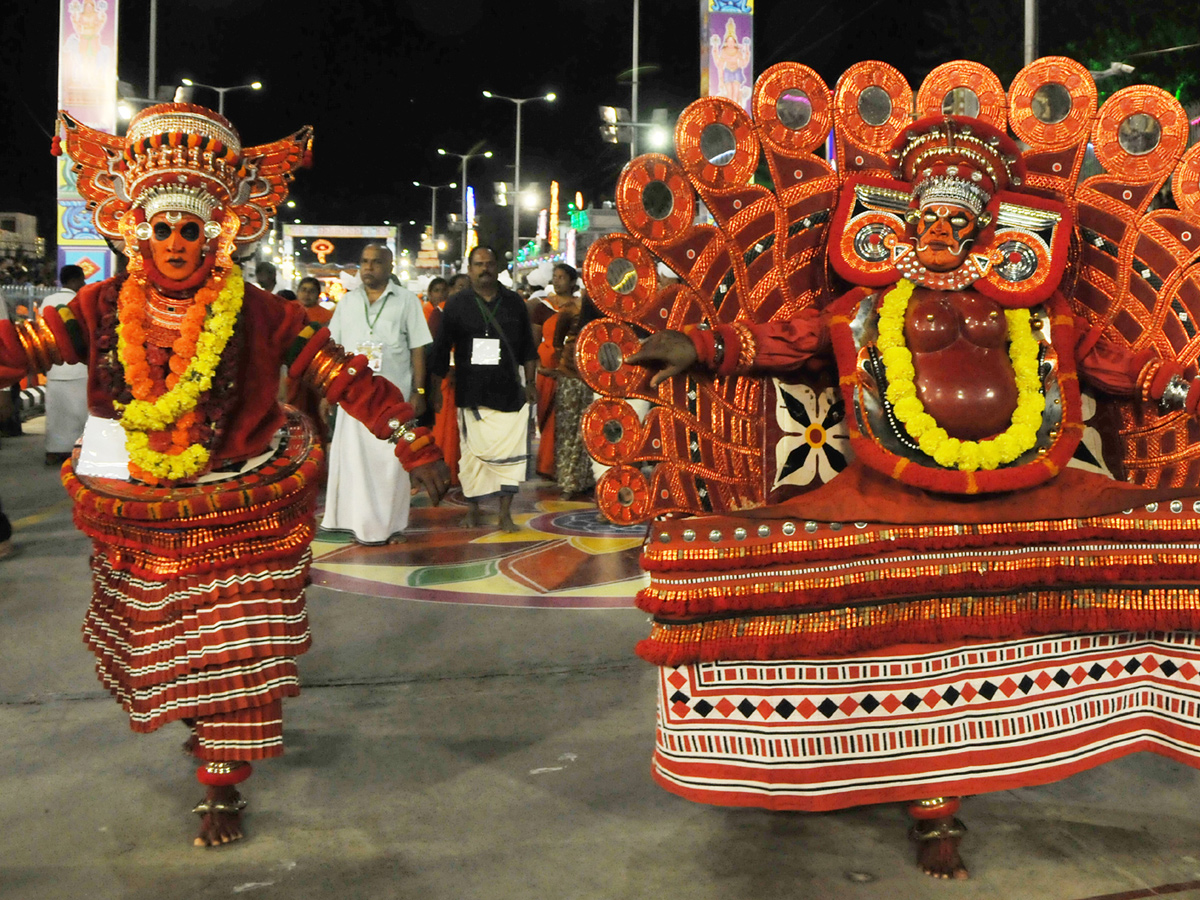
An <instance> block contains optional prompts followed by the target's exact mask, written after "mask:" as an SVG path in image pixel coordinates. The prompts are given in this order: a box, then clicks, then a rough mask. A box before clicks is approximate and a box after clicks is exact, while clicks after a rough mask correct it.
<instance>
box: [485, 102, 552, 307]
mask: <svg viewBox="0 0 1200 900" xmlns="http://www.w3.org/2000/svg"><path fill="white" fill-rule="evenodd" d="M483 96H485V97H487V98H488V99H489V100H507V101H508V102H509V103H512V104H513V105H515V106H516V107H517V154H516V160H515V162H514V166H513V236H512V278H513V285H514V286H515V285H516V283H517V250H518V249H519V247H520V243H521V231H520V221H521V107H522V106H524V105H525V104H526V103H529V102H530V101H532V100H545V101H547V102H549V103H553V102H554V99H555V97H557V96H558V95H557V94H554V93H550V94H543V95H541V96H540V97H519V98H518V97H505V96H504V95H503V94H493V93H492V92H491V91H484V92H483Z"/></svg>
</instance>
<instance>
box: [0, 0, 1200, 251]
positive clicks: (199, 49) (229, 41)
mask: <svg viewBox="0 0 1200 900" xmlns="http://www.w3.org/2000/svg"><path fill="white" fill-rule="evenodd" d="M632 6H633V2H632V0H558V2H546V0H509V2H504V0H491V2H485V0H432V2H430V0H398V2H383V0H333V2H329V0H325V2H311V0H310V2H295V0H293V2H279V0H159V6H158V8H159V37H158V75H159V79H158V80H159V82H160V84H167V83H171V84H175V83H178V80H179V79H180V78H182V77H185V76H190V77H192V78H193V79H195V80H197V81H201V82H207V83H209V84H221V85H231V84H239V83H244V82H249V81H253V80H255V79H260V80H261V81H262V82H263V83H264V85H265V89H264V90H262V91H260V92H256V93H254V92H249V91H245V92H237V93H231V94H229V95H227V99H226V114H227V115H228V116H229V118H230V119H231V120H232V121H233V122H234V124H235V125H236V126H237V128H238V129H239V131H240V132H241V135H242V139H243V142H244V143H245V144H253V143H258V142H263V141H268V140H272V139H275V138H278V137H281V136H283V135H285V134H288V133H290V132H291V131H293V130H295V129H296V128H298V127H299V126H301V125H305V124H311V125H313V126H314V127H315V129H316V144H315V162H316V165H315V168H314V169H313V170H311V171H304V172H301V173H300V175H299V178H298V180H297V182H296V184H295V185H294V191H293V195H292V196H293V198H294V199H295V200H296V201H297V203H298V208H297V210H296V211H295V215H296V216H298V217H299V218H301V220H302V221H304V222H310V223H337V224H377V223H381V222H382V221H384V220H391V221H392V222H393V223H395V222H397V221H400V222H407V221H408V220H409V219H416V220H417V221H418V223H420V225H422V226H423V225H424V224H425V223H426V222H427V221H428V217H429V191H428V190H426V189H419V188H414V187H413V186H412V184H411V182H412V181H413V180H414V179H415V180H419V181H423V182H431V183H447V182H450V181H458V180H459V168H458V166H459V161H458V160H457V159H456V158H452V157H440V156H438V155H437V148H438V147H439V146H442V147H445V148H447V149H448V150H453V151H458V152H467V151H468V150H471V149H472V148H474V147H476V146H477V145H480V144H481V143H482V145H483V148H484V149H490V150H492V151H493V152H494V154H495V156H494V157H493V158H492V159H490V160H482V159H480V160H472V161H471V163H470V167H471V168H470V182H471V184H472V185H474V186H476V190H477V193H478V196H479V198H480V201H481V206H480V216H481V236H482V238H483V239H484V240H485V241H489V242H494V243H495V244H497V245H498V246H500V247H502V248H503V247H506V246H508V243H509V240H510V222H511V218H510V213H509V212H508V211H507V210H504V209H499V208H494V207H490V206H489V205H488V203H486V202H484V201H488V200H490V195H491V183H492V182H495V181H503V180H511V178H512V156H513V141H514V124H515V122H514V118H515V114H514V107H513V105H512V104H511V103H507V102H503V101H497V100H486V99H484V98H483V97H482V96H481V93H480V92H481V91H482V90H483V89H490V90H492V91H493V92H495V93H499V94H507V95H509V96H514V97H528V96H534V95H538V94H544V93H545V92H547V91H555V92H557V94H558V95H559V100H558V102H556V103H554V104H547V103H531V104H527V105H526V106H525V112H524V114H523V116H524V127H523V150H522V161H521V165H522V182H523V183H524V182H530V181H537V182H540V183H542V185H544V186H545V189H546V190H547V191H548V185H549V182H550V180H551V179H553V178H556V179H558V180H559V181H560V183H561V185H562V189H563V197H564V198H569V197H571V196H573V195H574V193H575V191H582V192H583V195H584V197H585V199H586V200H587V201H589V202H594V201H597V200H602V199H605V198H606V197H611V194H612V191H613V188H614V186H615V183H616V179H617V175H618V174H619V172H620V169H621V166H622V165H623V164H624V163H625V162H626V161H627V160H628V155H629V150H628V145H624V144H622V145H613V144H605V143H603V142H601V140H600V137H599V132H598V128H599V125H600V121H599V116H598V113H597V111H596V107H597V106H599V105H602V104H610V105H617V106H628V105H629V88H628V70H629V67H630V62H631V15H632ZM641 6H642V23H641V64H642V66H643V67H646V68H644V69H643V72H642V76H641V107H642V110H643V112H644V115H646V116H648V111H649V110H651V109H653V108H655V107H665V108H668V109H669V110H670V111H671V113H672V117H673V116H674V115H676V114H678V112H679V111H680V110H681V109H682V108H683V107H684V106H686V105H687V103H689V102H690V101H691V100H693V99H695V98H696V96H697V95H698V91H699V59H698V53H699V3H698V2H697V0H642V2H641ZM1042 6H1043V13H1042V15H1041V20H1042V21H1041V34H1040V44H1039V51H1040V53H1041V54H1042V55H1047V54H1050V53H1062V54H1065V55H1075V56H1077V57H1078V58H1085V56H1086V54H1087V53H1088V52H1091V53H1095V54H1097V56H1103V54H1105V53H1113V52H1126V53H1127V52H1133V50H1148V49H1156V48H1159V47H1163V46H1170V45H1171V42H1174V43H1177V44H1182V43H1188V42H1192V41H1196V40H1200V37H1197V31H1198V30H1200V22H1197V19H1200V17H1198V16H1197V15H1196V12H1195V4H1194V2H1191V0H1188V2H1181V3H1171V2H1167V3H1161V4H1157V5H1155V6H1153V7H1151V6H1150V5H1149V4H1146V3H1129V4H1125V3H1105V4H1094V3H1084V2H1077V0H1054V2H1053V3H1052V4H1051V3H1045V2H1043V4H1042ZM1097 6H1101V7H1103V9H1102V10H1098V9H1097ZM1021 7H1022V4H1021V3H1020V2H1017V0H992V2H988V3H982V2H975V0H942V2H941V3H939V4H938V5H937V7H936V10H931V11H930V12H928V13H919V12H914V11H913V10H914V9H915V8H916V7H915V5H914V4H910V3H897V2H884V0H860V2H858V3H845V2H834V0H830V2H821V0H815V2H807V3H806V2H796V0H790V2H788V0H758V3H757V4H756V15H755V27H756V46H755V62H754V69H755V72H756V73H758V72H761V71H762V70H763V69H765V68H766V67H767V66H769V65H770V64H771V63H774V62H778V61H781V60H785V59H792V60H797V61H800V62H803V63H805V64H807V65H810V66H812V67H813V68H815V69H816V70H817V71H818V72H820V73H821V75H822V76H823V77H824V78H825V79H826V81H827V82H828V84H829V85H830V87H832V86H833V84H834V83H835V81H836V79H837V77H838V75H839V74H840V73H841V72H842V70H843V69H844V68H845V67H846V66H847V65H849V64H850V63H853V62H856V61H858V60H861V59H882V60H886V61H887V62H890V63H891V64H892V65H894V66H896V67H897V68H899V69H900V70H901V71H902V72H903V73H904V74H905V75H906V76H907V77H908V79H909V82H910V84H912V86H913V87H914V89H915V88H916V87H918V86H919V84H920V80H921V78H922V77H923V76H924V75H925V74H926V73H927V72H928V71H929V70H930V69H931V68H932V67H933V66H935V65H937V64H938V63H940V62H944V61H946V60H948V59H955V58H963V57H965V58H974V59H979V60H980V61H982V62H986V63H988V64H989V65H991V66H992V67H993V68H994V69H995V70H996V72H997V74H998V75H999V76H1000V78H1001V80H1002V81H1003V82H1004V83H1006V84H1007V83H1008V81H1009V80H1010V79H1011V78H1012V76H1013V75H1014V74H1015V73H1016V71H1017V70H1018V69H1019V68H1020V65H1021V53H1022V44H1021V42H1022V30H1021V28H1022V26H1021ZM57 10H58V3H57V2H55V0H36V2H34V0H25V2H19V3H17V4H7V5H6V10H5V19H6V22H5V24H6V29H5V31H6V40H5V42H4V45H5V46H4V51H3V53H0V95H2V96H3V110H4V114H5V115H6V116H7V120H8V121H7V127H6V128H4V129H3V132H2V133H0V159H3V160H4V164H5V175H6V183H5V185H4V189H3V193H2V194H0V208H2V209H4V210H6V211H8V210H15V211H20V212H31V213H34V214H35V215H37V216H38V218H39V220H40V222H39V224H40V227H41V231H42V233H43V234H44V235H46V236H47V237H50V238H52V228H53V203H54V200H53V178H54V174H53V172H54V169H53V161H52V158H51V156H50V155H49V152H48V147H49V136H48V135H49V133H50V132H51V130H52V128H53V123H54V116H55V101H56V96H55V94H56V77H57V75H56V68H55V66H56V62H57V36H58V16H57ZM1148 10H1150V11H1152V13H1153V16H1152V19H1153V22H1163V21H1168V22H1169V20H1171V19H1172V17H1174V18H1175V19H1176V20H1177V22H1176V24H1175V25H1173V26H1170V27H1168V28H1167V29H1166V31H1165V34H1164V33H1163V28H1162V26H1161V25H1157V24H1154V25H1152V24H1149V23H1151V18H1146V17H1149V16H1150V15H1151V13H1150V12H1148ZM1139 16H1141V17H1143V18H1146V22H1147V23H1148V24H1146V25H1145V27H1139V25H1138V22H1139V21H1140V19H1139V18H1138V17H1139ZM1179 23H1183V24H1182V25H1180V24H1179ZM148 26H149V2H148V0H120V46H119V59H120V65H119V72H120V78H121V80H123V81H128V82H131V83H132V84H133V85H134V87H135V88H136V90H137V93H138V94H144V92H145V89H146V75H147V36H148ZM1152 31H1154V32H1155V33H1153V34H1152V33H1151V32H1152ZM1114 35H1120V37H1121V39H1122V40H1124V41H1126V44H1124V45H1120V46H1119V47H1118V48H1117V49H1115V50H1114V49H1112V48H1111V47H1109V46H1106V44H1105V42H1106V41H1108V42H1110V43H1111V42H1112V40H1113V39H1114V37H1113V36H1114ZM1158 41H1167V43H1165V44H1164V43H1158ZM1129 42H1132V43H1129ZM1104 58H1107V57H1104ZM1162 59H1163V58H1162V57H1149V58H1146V59H1145V60H1143V62H1144V64H1145V65H1144V66H1142V67H1141V68H1142V70H1143V71H1149V70H1150V69H1149V67H1150V66H1151V64H1152V63H1153V62H1156V61H1160V60H1162ZM1185 59H1187V60H1189V61H1190V63H1191V65H1192V67H1193V69H1194V70H1200V53H1197V51H1195V50H1191V51H1186V52H1184V53H1178V54H1174V55H1173V56H1172V57H1171V61H1172V62H1173V63H1182V62H1184V60H1185ZM196 101H197V102H200V103H205V104H211V105H212V106H213V107H214V108H215V107H216V97H215V95H214V94H213V93H212V92H208V91H203V90H201V91H199V92H198V93H197V95H196ZM458 203H459V195H458V193H457V192H455V191H448V190H447V191H441V192H439V197H438V205H439V218H441V216H442V213H444V212H449V211H451V210H452V209H457V207H458ZM529 215H530V222H529V223H528V224H526V225H525V226H524V227H523V229H522V231H523V232H525V233H528V232H529V231H530V230H532V227H533V226H532V214H529ZM443 227H444V224H443ZM416 230H417V229H416V228H406V229H404V230H403V232H402V243H404V244H405V245H408V246H415V240H416ZM439 230H441V228H439Z"/></svg>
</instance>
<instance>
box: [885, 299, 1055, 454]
mask: <svg viewBox="0 0 1200 900" xmlns="http://www.w3.org/2000/svg"><path fill="white" fill-rule="evenodd" d="M912 293H913V283H912V282H911V281H908V280H907V279H901V281H900V283H899V284H897V285H896V287H894V288H893V289H892V290H890V291H889V292H888V293H887V294H886V295H885V296H884V298H883V304H882V305H881V306H880V309H879V339H878V340H877V341H876V344H875V345H876V347H877V348H878V349H879V352H880V356H881V357H882V359H883V364H884V366H885V367H886V369H887V381H888V387H887V399H888V400H889V401H890V402H891V404H892V411H893V412H894V413H895V414H896V418H897V419H899V420H900V422H901V424H903V425H904V429H905V430H906V431H907V432H908V433H909V435H911V436H912V438H913V439H914V440H915V441H916V442H917V445H918V446H919V447H920V448H921V451H922V452H923V453H925V454H927V455H929V456H931V457H933V459H934V461H935V462H936V463H937V464H938V465H939V466H943V467H945V468H947V469H954V468H957V469H960V470H962V471H964V472H974V471H976V470H978V469H995V468H998V467H1000V466H1002V465H1004V464H1005V463H1010V462H1012V461H1013V460H1015V459H1016V458H1017V457H1019V456H1020V455H1021V454H1022V453H1025V452H1026V451H1028V450H1030V449H1032V448H1033V447H1034V446H1035V445H1036V444H1037V432H1038V428H1039V427H1040V426H1041V424H1042V411H1043V409H1044V407H1045V400H1044V399H1043V397H1042V392H1041V386H1042V385H1041V379H1039V378H1038V342H1037V340H1036V339H1035V338H1034V337H1033V332H1032V331H1031V329H1030V327H1029V310H1027V309H1009V310H1005V312H1004V317H1005V319H1006V320H1007V322H1008V338H1009V345H1008V357H1009V359H1010V360H1011V361H1012V366H1013V373H1014V374H1015V375H1016V382H1017V408H1016V410H1015V411H1014V412H1013V417H1012V423H1011V424H1010V425H1009V426H1008V428H1007V429H1005V430H1004V431H1002V432H1001V433H1000V434H998V435H996V436H995V437H994V438H991V439H989V440H986V441H960V440H959V439H958V438H952V437H950V435H949V434H947V433H946V429H944V428H942V427H941V426H940V425H938V423H937V421H936V420H935V419H934V418H933V416H931V415H929V413H927V412H926V411H925V405H924V404H923V403H922V402H921V399H920V397H918V396H917V386H916V383H915V382H914V379H915V378H916V374H917V373H916V368H915V367H914V366H913V358H912V352H911V351H910V350H909V349H908V347H907V346H906V345H905V343H904V316H905V313H906V312H907V310H908V301H909V299H911V297H912Z"/></svg>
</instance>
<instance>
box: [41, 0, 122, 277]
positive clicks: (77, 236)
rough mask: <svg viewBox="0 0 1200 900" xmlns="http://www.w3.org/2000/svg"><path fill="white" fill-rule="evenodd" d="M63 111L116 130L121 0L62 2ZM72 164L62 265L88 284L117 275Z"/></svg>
mask: <svg viewBox="0 0 1200 900" xmlns="http://www.w3.org/2000/svg"><path fill="white" fill-rule="evenodd" d="M58 108H59V109H65V110H66V111H67V112H69V113H70V114H71V115H72V116H74V117H75V118H76V119H78V120H79V121H81V122H83V123H84V124H85V125H90V126H91V127H93V128H100V129H103V130H104V131H107V132H109V133H115V132H116V130H117V0H61V8H60V26H59V47H58ZM71 166H72V163H71V161H70V159H68V158H67V157H66V156H65V155H64V156H61V157H59V160H58V167H57V172H56V174H55V182H56V184H55V187H56V190H57V196H58V223H57V229H56V230H57V234H58V265H59V267H60V268H61V267H62V266H65V265H68V264H75V265H79V266H82V267H83V271H84V274H85V275H87V277H88V281H99V280H101V279H104V278H107V277H109V275H111V274H112V272H113V258H112V254H111V253H110V252H109V250H108V245H107V244H106V243H105V242H104V239H103V238H102V237H101V236H100V235H99V234H98V233H97V232H96V229H95V227H94V226H93V224H92V217H91V215H90V214H89V213H88V212H87V210H86V209H85V208H84V201H83V199H82V198H81V197H80V196H79V194H78V193H77V192H76V191H75V176H74V174H73V173H72V172H71Z"/></svg>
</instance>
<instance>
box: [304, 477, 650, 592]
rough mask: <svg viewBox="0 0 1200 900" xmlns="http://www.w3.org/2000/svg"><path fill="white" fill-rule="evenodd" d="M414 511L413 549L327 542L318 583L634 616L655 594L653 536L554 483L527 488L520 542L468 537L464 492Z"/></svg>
mask: <svg viewBox="0 0 1200 900" xmlns="http://www.w3.org/2000/svg"><path fill="white" fill-rule="evenodd" d="M413 501H414V502H413V511H412V518H411V522H410V524H409V528H408V531H407V533H406V534H407V538H408V540H407V541H405V542H404V543H401V544H389V545H387V546H383V547H363V546H360V545H358V544H355V543H354V542H353V540H351V538H350V536H349V535H347V534H343V533H337V532H327V531H322V532H320V534H318V536H317V540H316V541H315V542H314V543H313V567H312V579H313V583H314V584H318V585H321V586H322V587H327V588H332V589H333V590H338V591H351V592H355V593H359V594H366V595H368V596H372V597H384V598H395V599H402V600H424V601H433V602H442V603H478V604H486V605H490V606H516V607H556V608H566V609H571V608H574V609H614V608H621V607H632V606H633V605H634V603H633V598H634V595H635V594H636V593H637V592H638V590H640V589H641V588H642V587H643V586H645V584H646V580H645V577H644V575H643V573H642V571H641V569H640V568H639V566H638V553H639V551H640V548H641V545H642V538H643V536H644V534H645V527H644V526H641V525H636V526H620V525H613V524H612V523H611V522H609V521H608V520H607V519H605V518H604V517H603V516H601V515H600V513H599V512H598V511H597V509H596V505H595V503H591V502H585V503H580V502H564V501H562V500H560V499H558V490H557V488H556V487H554V486H553V485H552V484H550V483H549V482H533V483H530V484H525V485H522V487H521V492H520V493H519V494H518V495H517V497H516V499H515V500H514V501H513V520H514V521H515V522H516V523H517V525H518V526H519V527H520V529H521V530H520V531H519V532H517V533H515V534H505V533H503V532H501V531H497V530H495V526H494V524H492V525H489V526H486V527H484V528H477V529H467V528H463V527H461V524H460V523H461V521H462V519H463V517H464V515H465V514H466V509H467V506H466V503H465V501H464V500H463V498H462V494H461V493H460V492H459V491H457V490H456V491H454V492H452V493H451V495H450V496H449V497H447V498H446V499H445V500H444V501H442V504H441V506H439V507H437V508H436V509H435V508H432V507H430V506H429V505H428V502H427V501H425V498H424V497H423V496H422V497H414V498H413ZM495 510H496V506H495V502H494V501H491V502H490V503H485V504H484V505H483V511H484V521H485V522H491V523H494V522H495V520H496V514H495ZM489 514H490V515H489Z"/></svg>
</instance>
